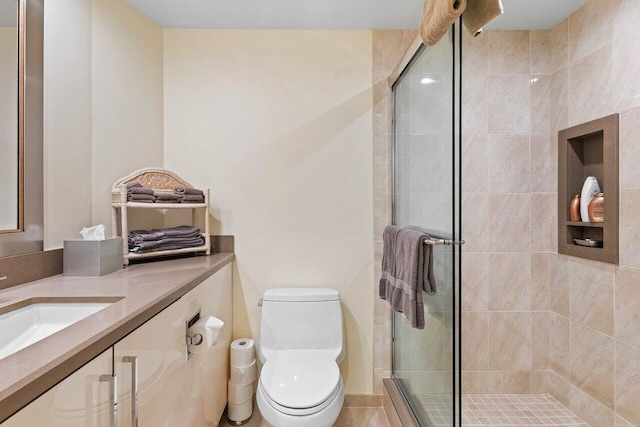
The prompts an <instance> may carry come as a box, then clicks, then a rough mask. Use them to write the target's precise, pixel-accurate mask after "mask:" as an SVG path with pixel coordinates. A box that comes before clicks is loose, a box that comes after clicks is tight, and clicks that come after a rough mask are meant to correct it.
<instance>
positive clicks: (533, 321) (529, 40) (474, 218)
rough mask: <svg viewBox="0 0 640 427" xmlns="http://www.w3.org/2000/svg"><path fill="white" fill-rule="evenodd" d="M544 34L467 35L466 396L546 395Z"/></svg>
mask: <svg viewBox="0 0 640 427" xmlns="http://www.w3.org/2000/svg"><path fill="white" fill-rule="evenodd" d="M548 44H549V36H548V34H545V33H541V32H537V31H486V32H485V33H483V34H482V35H481V36H480V37H477V38H472V37H470V36H469V35H468V34H467V33H466V31H465V32H464V35H463V47H462V53H463V61H462V66H463V68H462V82H463V83H462V100H463V106H462V162H463V163H462V191H463V199H462V221H463V222H462V234H463V237H464V239H465V241H466V244H465V246H464V247H463V255H462V310H463V313H462V316H463V317H462V335H463V337H462V338H463V342H462V369H463V377H462V378H463V381H462V384H463V392H464V393H473V394H483V393H510V394H514V393H515V394H517V393H546V392H547V391H548V360H549V351H548V333H549V278H548V268H547V264H548V258H549V256H550V251H551V246H552V237H551V233H550V230H551V227H550V212H551V209H552V206H553V194H552V191H555V190H554V188H553V186H552V183H551V181H552V180H551V170H550V135H549V88H550V79H549V76H548V71H547V67H548V65H547V60H546V57H547V55H546V51H547V50H548Z"/></svg>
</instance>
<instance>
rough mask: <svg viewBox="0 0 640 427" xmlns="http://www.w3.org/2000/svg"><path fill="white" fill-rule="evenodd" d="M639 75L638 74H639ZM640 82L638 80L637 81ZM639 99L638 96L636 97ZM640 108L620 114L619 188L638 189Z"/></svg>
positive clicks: (639, 186) (639, 181) (639, 173)
mask: <svg viewBox="0 0 640 427" xmlns="http://www.w3.org/2000/svg"><path fill="white" fill-rule="evenodd" d="M639 75H640V74H639ZM638 81H640V79H638ZM638 99H640V96H638ZM638 141H640V108H635V109H632V110H628V111H623V112H622V113H621V114H620V153H621V154H622V155H621V156H620V188H622V189H630V188H640V168H639V167H638V162H640V143H638Z"/></svg>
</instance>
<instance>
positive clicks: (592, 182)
mask: <svg viewBox="0 0 640 427" xmlns="http://www.w3.org/2000/svg"><path fill="white" fill-rule="evenodd" d="M599 192H600V185H598V180H597V179H596V177H595V176H588V177H587V179H585V180H584V185H583V186H582V193H580V218H581V219H582V222H591V221H589V202H591V199H593V196H595V195H596V194H598V193H599Z"/></svg>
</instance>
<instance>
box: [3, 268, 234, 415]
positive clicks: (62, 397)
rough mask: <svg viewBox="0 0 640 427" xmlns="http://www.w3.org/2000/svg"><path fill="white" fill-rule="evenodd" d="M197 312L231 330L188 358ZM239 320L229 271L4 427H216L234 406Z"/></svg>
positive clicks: (206, 282) (221, 272) (202, 285)
mask: <svg viewBox="0 0 640 427" xmlns="http://www.w3.org/2000/svg"><path fill="white" fill-rule="evenodd" d="M198 311H199V312H200V315H201V316H205V315H212V316H215V317H217V318H219V319H220V320H222V321H223V322H224V326H223V328H222V330H221V331H220V334H219V336H218V339H217V340H216V342H215V345H214V346H213V347H211V348H210V349H208V350H207V351H205V352H204V353H201V354H194V355H191V357H188V354H187V347H186V330H187V319H189V318H190V317H191V316H192V315H193V314H194V313H196V312H198ZM232 316H233V312H232V270H231V264H227V265H226V266H225V267H223V268H222V269H220V270H219V271H218V272H216V273H215V274H214V275H212V276H210V277H209V278H207V279H205V280H204V281H203V282H202V283H200V284H199V285H198V286H196V287H195V288H194V289H192V290H191V291H189V292H188V293H186V294H185V295H183V296H182V297H181V298H180V299H179V300H177V301H176V302H174V303H173V304H171V305H170V306H169V307H167V308H166V309H164V310H163V311H161V312H160V313H158V314H157V315H156V316H154V317H152V318H151V319H149V320H148V321H147V322H146V323H144V324H143V325H141V326H140V327H139V328H137V329H136V330H134V331H133V332H131V333H130V334H129V335H127V336H126V337H124V338H123V339H121V340H120V341H118V342H117V343H116V344H115V345H113V346H112V347H110V348H109V349H107V350H106V351H105V352H104V353H102V354H101V355H100V356H98V357H96V358H95V359H93V360H92V361H91V362H89V363H88V364H86V365H85V366H83V367H82V368H80V369H79V370H77V371H76V372H75V373H73V374H72V375H71V376H69V377H67V378H66V379H65V380H63V381H62V382H60V383H59V384H58V385H56V386H55V387H54V388H52V389H51V390H49V391H48V392H46V393H45V394H44V395H42V396H40V397H39V398H38V399H36V400H35V401H33V402H32V403H31V404H29V405H28V406H27V407H25V408H24V409H22V410H21V411H20V412H18V413H17V414H15V415H14V416H12V417H11V418H9V419H8V420H7V421H5V422H4V423H2V424H1V425H0V427H39V426H42V427H44V426H47V427H63V426H64V427H76V426H77V427H91V426H96V427H110V426H116V425H117V427H134V426H136V425H137V426H140V427H152V426H153V427H158V426H170V427H171V426H185V427H210V426H212V425H217V422H218V421H219V420H220V417H221V416H222V412H223V411H224V408H225V406H226V403H227V379H228V378H229V347H230V345H231V326H232ZM111 381H113V388H112V384H111V383H110V382H111ZM112 390H113V391H114V395H115V396H117V411H114V410H112V408H114V405H113V403H114V402H113V401H112V397H111V392H112ZM132 390H133V396H134V398H133V400H132ZM136 390H137V393H136V392H135V391H136ZM136 394H137V399H136V398H135V396H136ZM136 401H137V405H136ZM112 417H115V418H116V419H112ZM136 420H137V424H136ZM116 422H117V423H116Z"/></svg>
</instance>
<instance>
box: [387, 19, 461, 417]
mask: <svg viewBox="0 0 640 427" xmlns="http://www.w3.org/2000/svg"><path fill="white" fill-rule="evenodd" d="M456 36H457V34H456ZM457 38H458V37H454V30H453V29H452V30H450V31H449V33H448V34H447V35H446V36H445V37H444V38H443V39H442V40H441V41H440V42H438V44H436V45H435V46H433V47H425V46H422V47H421V48H420V49H419V50H418V51H417V52H416V54H415V56H414V57H413V59H412V60H411V62H410V63H409V65H408V66H407V67H406V68H405V70H404V71H403V72H402V74H401V75H400V77H399V78H398V80H397V81H396V83H395V84H394V86H393V97H394V173H393V179H394V184H393V222H394V224H395V225H397V226H400V227H417V228H419V229H421V230H423V231H426V232H428V233H429V234H430V235H431V236H432V237H434V238H445V239H453V240H459V238H460V221H459V208H460V180H459V176H460V175H459V174H460V151H459V147H460V144H459V122H460V120H459V88H460V85H459V81H460V79H459V68H458V65H457V64H456V63H458V64H459V61H458V60H457V58H459V48H456V45H459V42H458V41H457V40H456V39H457ZM432 249H433V258H434V263H433V268H434V274H435V278H436V286H437V292H436V294H435V295H427V294H426V293H424V294H423V300H424V305H425V328H424V329H422V330H420V329H413V328H411V326H410V323H409V321H408V320H407V319H406V318H405V317H404V316H403V315H402V314H399V313H394V314H393V316H394V318H393V376H394V378H395V380H396V383H397V384H398V386H399V388H400V389H401V391H402V392H403V394H404V396H405V398H406V399H407V401H408V403H409V405H410V407H411V409H412V410H413V412H414V414H415V416H416V418H417V419H418V421H419V422H420V424H421V425H422V426H438V427H440V426H454V425H455V426H457V425H460V421H459V420H460V416H459V415H460V411H459V408H460V405H459V403H460V402H459V384H460V379H459V372H460V370H459V360H460V359H459V333H458V332H459V331H458V328H459V324H460V322H459V317H458V316H459V310H458V299H459V289H460V287H459V279H460V275H459V266H460V263H459V262H460V253H459V251H460V247H459V246H455V245H450V246H449V245H435V246H432Z"/></svg>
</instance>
